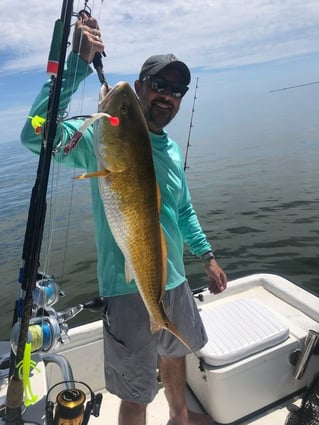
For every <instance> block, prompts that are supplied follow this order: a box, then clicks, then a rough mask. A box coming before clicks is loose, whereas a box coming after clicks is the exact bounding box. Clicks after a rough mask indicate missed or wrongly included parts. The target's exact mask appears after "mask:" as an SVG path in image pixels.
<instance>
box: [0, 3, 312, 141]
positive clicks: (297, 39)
mask: <svg viewBox="0 0 319 425" xmlns="http://www.w3.org/2000/svg"><path fill="white" fill-rule="evenodd" d="M88 5H89V6H90V7H91V9H92V14H93V15H94V16H95V17H96V18H97V19H98V21H99V24H100V28H101V31H102V37H103V40H104V43H105V50H106V53H107V57H106V58H105V59H104V70H105V73H106V78H107V80H108V82H109V83H110V84H114V83H116V82H117V81H119V80H126V81H129V82H130V83H132V82H133V81H134V79H135V76H136V75H137V74H138V72H139V69H140V67H141V64H142V63H143V62H144V60H145V59H146V58H147V57H148V56H151V55H153V54H158V53H174V54H175V55H176V56H177V57H178V58H179V59H181V60H183V61H185V62H186V63H187V64H188V66H189V67H190V69H191V72H192V76H193V78H192V83H191V85H190V90H189V93H188V94H187V95H186V96H185V100H183V104H182V107H181V113H180V116H178V117H177V118H176V121H174V125H173V123H172V124H171V125H170V126H172V131H173V134H174V136H175V135H176V137H182V138H184V139H185V137H186V135H187V132H188V128H189V124H190V116H191V110H192V103H193V101H194V94H195V86H196V81H198V92H197V97H196V111H197V113H198V116H197V118H198V119H199V118H200V119H199V122H200V125H199V128H198V129H197V133H196V134H195V136H194V137H197V138H205V137H209V128H210V123H211V120H212V110H215V111H217V112H218V109H219V108H218V106H219V105H221V106H222V105H224V109H223V110H225V111H227V110H229V105H232V104H234V103H236V102H237V104H238V105H240V106H241V108H244V107H245V101H246V100H247V99H248V98H254V96H258V95H260V94H261V93H263V94H265V93H269V92H270V91H271V90H274V89H279V88H283V87H290V86H296V85H302V84H306V83H310V82H318V81H319V3H318V0H280V1H279V0H196V1H194V0H160V1H159V0H158V1H155V0H131V1H130V2H126V1H123V0H116V1H114V2H107V1H106V0H104V2H102V1H101V0H94V1H91V0H89V1H88ZM61 6H62V0H61V1H58V0H55V1H50V2H40V1H39V0H29V1H28V3H27V5H26V6H24V7H21V1H20V0H12V1H11V2H10V7H8V8H6V13H4V14H2V22H1V26H0V40H1V44H0V93H1V96H0V132H1V136H2V137H1V139H0V144H1V143H2V142H4V141H15V142H16V141H18V140H19V135H20V131H21V128H22V126H23V123H24V121H25V119H26V117H27V115H28V110H29V108H30V106H31V104H32V102H33V100H34V98H35V96H36V94H37V93H38V91H39V90H40V88H41V85H42V83H44V82H45V80H46V79H47V75H46V72H45V69H46V62H47V57H48V49H49V46H50V41H51V36H52V30H53V25H54V21H55V20H56V19H57V18H59V16H60V9H61ZM83 6H84V3H83V2H77V1H74V10H75V11H79V10H81V9H82V8H83ZM197 78H198V80H197ZM318 86H319V84H318V85H314V86H313V87H314V89H315V87H317V88H319V87H318ZM98 91H99V82H98V79H97V77H96V75H95V74H94V75H92V76H90V77H89V78H88V80H87V82H86V84H85V87H84V88H83V89H82V90H81V92H80V93H79V100H78V102H79V106H78V108H79V109H80V110H81V112H82V113H91V112H95V111H96V105H97V98H98ZM317 94H318V90H317ZM317 99H318V98H317ZM225 105H226V106H225ZM75 108H76V106H75ZM226 115H227V114H226ZM226 118H227V117H226ZM226 118H224V119H226Z"/></svg>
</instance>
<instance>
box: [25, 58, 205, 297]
mask: <svg viewBox="0 0 319 425" xmlns="http://www.w3.org/2000/svg"><path fill="white" fill-rule="evenodd" d="M91 72H92V70H91V68H90V67H89V66H88V64H87V63H86V62H84V61H83V60H82V59H81V58H79V57H78V56H77V55H75V54H74V53H70V55H69V57H68V59H67V61H66V65H65V70H64V76H63V85H62V91H61V99H60V108H59V115H60V116H61V117H62V116H63V114H64V112H65V110H66V108H67V106H68V104H69V101H70V99H71V96H72V95H73V93H74V92H75V91H76V90H77V89H78V87H79V85H80V83H81V82H82V81H83V80H84V79H85V78H86V77H87V76H88V75H89V74H90V73H91ZM49 87H50V83H49V82H47V83H46V84H45V85H44V86H43V88H42V90H41V92H40V93H39V95H38V96H37V98H36V99H35V101H34V103H33V105H32V107H31V110H30V113H29V115H30V116H35V115H39V116H41V117H45V116H46V110H47V103H48V96H49ZM82 123H83V120H81V119H71V120H66V121H61V123H59V124H58V128H57V132H56V137H55V142H54V145H55V147H57V149H56V150H57V152H56V154H55V155H54V160H55V161H58V162H61V163H63V164H65V165H66V166H68V167H72V168H81V169H85V170H86V171H88V172H92V171H96V169H97V162H96V157H95V154H94V149H93V126H91V127H89V128H88V129H87V130H86V131H85V132H84V134H83V137H82V139H81V140H80V142H79V143H78V145H77V146H76V147H75V148H74V149H73V150H72V151H71V152H70V153H69V154H64V152H63V147H64V146H65V144H67V143H68V141H69V140H70V138H71V137H72V135H73V134H74V132H75V131H77V130H78V129H79V128H80V126H81V125H82ZM150 135H151V142H152V151H153V159H154V167H155V173H156V178H157V182H158V185H159V188H160V192H161V200H162V208H161V215H160V221H161V225H162V228H163V231H164V235H165V238H166V244H167V283H166V289H172V288H175V287H176V286H178V285H180V284H181V283H183V282H184V281H185V279H186V277H185V268H184V262H183V253H184V243H186V244H187V245H188V248H189V250H190V252H191V253H192V254H194V255H196V256H200V255H202V254H204V253H206V252H207V251H209V250H211V245H210V244H209V242H208V241H207V239H206V236H205V234H204V232H203V230H202V228H201V226H200V224H199V221H198V218H197V215H196V213H195V211H194V209H193V207H192V204H191V197H190V193H189V189H188V186H187V183H186V179H185V174H184V169H183V157H182V154H181V151H180V148H179V146H178V145H177V144H176V143H175V142H174V141H173V140H171V139H170V138H169V137H168V135H167V133H166V132H165V131H163V133H162V134H160V135H158V134H154V133H150ZM41 140H42V139H41V136H40V135H37V134H35V132H34V129H33V127H32V125H31V120H30V119H27V121H26V123H25V125H24V127H23V130H22V133H21V141H22V143H23V144H24V145H25V146H26V147H27V148H28V149H29V150H31V151H33V152H35V153H39V152H40V149H41ZM90 183H91V197H92V208H93V217H94V221H95V238H96V245H97V256H98V258H97V276H98V282H99V292H100V295H101V296H114V295H121V294H127V293H132V292H137V287H136V285H135V282H134V281H132V282H130V283H127V282H126V278H125V267H124V258H123V255H122V253H121V251H120V249H119V248H118V246H117V245H116V243H115V240H114V238H113V236H112V233H111V231H110V228H109V225H108V223H107V220H106V217H105V213H104V208H103V204H102V201H101V198H100V195H99V190H98V180H97V178H91V179H90Z"/></svg>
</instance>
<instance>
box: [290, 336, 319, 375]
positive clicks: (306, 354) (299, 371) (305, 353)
mask: <svg viewBox="0 0 319 425" xmlns="http://www.w3.org/2000/svg"><path fill="white" fill-rule="evenodd" d="M318 341H319V333H318V332H316V331H314V330H312V329H310V330H309V332H308V335H307V338H306V341H305V345H304V347H303V350H302V351H301V352H300V355H299V358H298V361H297V364H296V367H295V371H294V377H295V379H301V378H302V377H303V375H304V373H305V370H306V367H307V365H308V362H309V360H310V358H311V356H312V354H313V351H314V349H315V348H316V346H317V344H318Z"/></svg>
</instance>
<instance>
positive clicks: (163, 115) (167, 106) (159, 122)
mask: <svg viewBox="0 0 319 425" xmlns="http://www.w3.org/2000/svg"><path fill="white" fill-rule="evenodd" d="M142 108H143V112H144V116H145V119H146V121H147V123H148V125H149V127H150V129H152V128H156V129H158V130H163V128H164V127H165V126H167V125H168V124H169V123H170V122H171V121H172V119H173V118H174V117H175V115H176V114H177V112H178V108H176V106H175V107H174V105H173V104H172V103H171V102H169V101H166V100H163V99H162V98H158V99H154V100H153V101H152V103H151V104H150V105H142Z"/></svg>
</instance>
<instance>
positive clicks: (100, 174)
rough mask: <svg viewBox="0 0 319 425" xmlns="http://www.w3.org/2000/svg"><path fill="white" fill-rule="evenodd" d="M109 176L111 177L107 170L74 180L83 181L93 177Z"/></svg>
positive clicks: (76, 177) (80, 176) (77, 177)
mask: <svg viewBox="0 0 319 425" xmlns="http://www.w3.org/2000/svg"><path fill="white" fill-rule="evenodd" d="M108 175H109V172H108V171H107V170H100V171H95V172H94V173H83V174H80V175H79V176H75V177H73V178H74V179H78V180H81V179H90V178H91V177H107V176H108Z"/></svg>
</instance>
